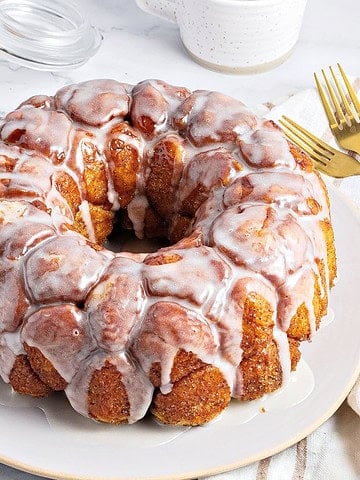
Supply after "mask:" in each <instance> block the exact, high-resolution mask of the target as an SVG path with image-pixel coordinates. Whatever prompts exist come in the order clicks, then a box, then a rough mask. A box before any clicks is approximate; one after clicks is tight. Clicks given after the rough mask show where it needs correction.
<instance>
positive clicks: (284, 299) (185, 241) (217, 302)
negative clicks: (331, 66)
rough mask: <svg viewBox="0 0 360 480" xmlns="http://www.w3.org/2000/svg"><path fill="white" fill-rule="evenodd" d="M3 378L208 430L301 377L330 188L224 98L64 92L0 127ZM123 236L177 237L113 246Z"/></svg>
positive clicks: (124, 416) (128, 89) (148, 91)
mask: <svg viewBox="0 0 360 480" xmlns="http://www.w3.org/2000/svg"><path fill="white" fill-rule="evenodd" d="M0 135H1V142H0V198H1V201H0V225H1V229H0V252H1V263H0V277H1V284H0V302H1V311H0V327H1V334H0V374H1V376H2V378H3V380H4V381H5V382H8V383H9V384H10V385H11V387H12V388H13V389H14V390H15V391H16V392H19V393H22V394H28V395H32V396H46V395H49V394H50V393H51V392H53V391H54V390H64V391H65V394H66V396H67V398H68V399H69V401H70V403H71V405H72V407H73V408H74V409H75V410H76V411H78V412H79V413H81V414H83V415H86V416H89V417H91V418H93V419H96V420H99V421H103V422H108V423H133V422H136V421H137V420H139V419H141V418H142V417H143V416H144V415H145V414H146V413H147V412H148V411H151V412H152V414H153V415H154V416H155V417H156V418H157V419H158V420H160V421H161V422H163V423H169V424H181V425H199V424H202V423H205V422H208V421H210V420H212V419H213V418H214V417H215V416H216V415H218V414H219V413H220V412H222V411H223V410H224V409H225V408H226V407H227V405H228V404H229V402H230V399H231V398H232V397H233V398H236V399H238V400H240V401H241V400H252V399H256V398H259V397H261V396H262V395H264V394H266V393H269V392H273V391H274V390H276V389H278V388H279V387H280V386H281V385H283V384H284V383H285V382H286V381H287V379H288V378H289V374H290V372H291V370H294V369H295V368H296V364H297V362H298V360H299V357H300V352H299V344H300V342H301V341H303V340H308V339H309V338H310V337H311V335H312V334H313V333H314V332H315V331H316V330H317V328H318V327H319V325H320V321H321V318H322V317H323V316H324V315H325V313H326V310H327V303H328V292H329V288H330V287H331V286H332V285H333V282H334V278H335V275H336V263H335V262H336V260H335V250H334V241H333V232H332V227H331V222H330V216H329V201H328V197H327V192H326V189H325V187H324V185H323V183H322V181H321V179H320V177H319V175H318V174H317V172H316V171H314V170H313V167H312V163H311V161H310V160H309V158H308V157H307V156H306V155H305V154H304V153H302V152H301V151H299V150H298V149H297V148H296V147H294V146H293V145H291V144H289V143H288V142H287V141H286V140H285V138H284V136H283V135H282V133H281V131H280V130H279V128H278V127H277V126H276V125H275V124H274V123H273V122H271V121H269V120H264V119H260V118H257V117H256V116H255V115H254V114H253V113H252V112H251V111H250V110H248V109H247V108H246V107H245V106H244V105H243V104H242V103H241V102H239V101H238V100H235V99H232V98H230V97H228V96H225V95H222V94H221V93H217V92H210V91H194V92H190V91H189V90H187V89H186V88H179V87H174V86H171V85H168V84H167V83H165V82H162V81H159V80H145V81H143V82H141V83H139V84H137V85H135V86H132V85H128V84H124V83H119V82H117V81H115V80H92V81H88V82H84V83H80V84H77V85H70V86H66V87H64V88H62V89H61V90H59V91H58V92H57V93H56V94H55V95H54V96H44V95H39V96H34V97H32V98H30V99H29V100H27V101H25V102H24V103H22V104H21V105H20V106H19V107H18V108H17V109H16V110H15V111H13V112H11V113H9V114H8V115H7V116H6V117H5V119H3V121H2V123H1V124H0ZM114 225H115V228H116V229H125V228H127V229H132V230H133V231H134V232H135V234H136V236H137V237H139V238H156V237H166V238H167V239H168V245H167V246H165V247H164V248H161V249H159V250H158V251H156V252H155V253H144V254H138V253H129V252H118V253H115V252H112V251H109V250H107V249H106V248H104V247H103V246H102V245H103V244H104V242H105V240H106V238H107V237H108V236H109V234H110V232H111V231H112V229H113V226H114Z"/></svg>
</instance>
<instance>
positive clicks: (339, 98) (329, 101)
mask: <svg viewBox="0 0 360 480" xmlns="http://www.w3.org/2000/svg"><path fill="white" fill-rule="evenodd" d="M337 66H338V69H339V72H340V74H341V77H342V80H343V84H344V85H345V87H346V90H347V94H346V93H345V92H344V88H343V86H342V85H341V83H340V81H339V79H338V77H337V76H336V74H335V71H334V69H333V68H332V67H329V70H330V72H331V76H332V80H333V82H331V81H330V80H329V77H328V76H327V75H326V73H325V71H324V70H321V72H322V75H323V77H324V80H325V85H326V90H327V94H326V93H325V90H324V88H323V86H322V85H321V83H320V80H319V77H318V75H316V73H314V76H315V82H316V86H317V89H318V92H319V95H320V98H321V101H322V104H323V106H324V109H325V112H326V116H327V118H328V121H329V125H330V128H331V131H332V133H333V135H334V137H335V138H336V141H337V142H338V144H339V145H340V146H341V147H343V148H345V149H346V150H352V151H353V152H356V153H360V123H359V121H358V120H359V119H360V102H359V100H358V98H357V96H356V93H355V91H354V89H353V87H352V86H351V83H350V81H349V79H348V78H347V76H346V74H345V72H344V70H343V68H342V66H341V65H340V64H339V63H338V64H337ZM333 86H334V87H335V90H336V91H335V90H334V88H333ZM354 114H356V115H354ZM356 117H357V118H356Z"/></svg>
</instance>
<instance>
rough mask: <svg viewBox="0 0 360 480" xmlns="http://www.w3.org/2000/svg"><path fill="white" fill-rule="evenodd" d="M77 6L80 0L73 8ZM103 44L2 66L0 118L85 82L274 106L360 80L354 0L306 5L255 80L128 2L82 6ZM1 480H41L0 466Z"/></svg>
mask: <svg viewBox="0 0 360 480" xmlns="http://www.w3.org/2000/svg"><path fill="white" fill-rule="evenodd" d="M79 3H80V0H79ZM82 3H83V5H84V7H85V8H86V10H87V11H88V13H89V15H90V17H91V18H92V21H93V23H94V24H96V25H97V26H98V27H99V29H100V30H101V32H102V34H103V36H104V40H103V43H102V45H101V47H100V50H99V51H98V53H97V54H96V55H95V56H94V57H93V58H92V59H91V60H90V61H89V62H88V63H87V64H85V65H84V66H83V67H81V68H79V69H77V70H73V71H66V72H61V73H59V72H57V73H51V72H39V71H32V70H28V69H26V68H22V67H18V66H16V65H14V64H8V63H6V62H1V61H0V85H1V94H0V112H6V111H7V110H10V109H13V108H15V107H16V106H17V105H18V104H19V103H20V102H21V101H22V100H24V99H25V98H27V97H28V96H31V95H34V94H37V93H46V94H52V93H54V92H55V91H56V90H57V89H58V88H59V87H61V86H63V85H65V84H67V83H71V82H77V81H82V80H87V79H90V78H96V77H98V78H100V77H101V78H106V77H107V78H115V79H117V80H120V81H126V82H129V83H136V82H138V81H140V80H143V79H145V78H160V79H163V80H165V81H167V82H169V83H173V84H177V85H184V86H187V87H188V88H190V89H197V88H202V89H212V90H219V91H222V92H224V93H227V94H229V95H232V96H235V97H237V98H239V99H241V100H243V101H244V102H245V103H247V104H249V105H250V106H256V105H258V104H260V103H262V102H267V101H270V102H278V101H280V100H281V99H285V98H286V97H288V96H289V95H291V94H294V93H296V92H298V91H300V90H303V89H305V88H309V87H312V86H313V77H312V73H313V72H314V71H318V70H319V69H320V68H321V67H322V66H328V65H333V64H335V63H336V62H341V63H342V64H343V66H344V67H345V69H346V71H347V72H348V73H349V74H350V75H354V76H355V75H357V76H359V75H360V28H359V25H360V3H359V0H342V1H341V2H340V1H330V2H329V1H327V0H309V1H308V5H307V9H306V13H305V17H304V23H303V28H302V31H301V34H300V40H299V42H298V45H297V47H296V49H295V51H294V53H293V54H292V56H291V57H290V58H289V59H288V60H287V61H286V62H285V63H284V64H282V65H281V66H279V67H277V68H276V69H274V70H271V71H268V72H265V73H261V74H256V75H243V76H238V75H226V74H221V73H215V72H212V71H209V70H206V69H204V68H203V67H201V66H199V65H197V64H196V63H194V62H193V61H192V60H191V59H190V58H189V57H188V56H187V55H186V53H185V51H184V49H183V47H182V46H181V42H180V39H179V36H178V32H177V29H176V26H175V25H173V24H170V23H167V22H166V21H163V20H161V19H159V18H155V17H152V16H149V15H147V14H145V13H143V12H142V11H141V10H139V9H138V8H137V6H136V5H135V3H134V2H133V1H131V0H102V1H101V2H100V1H97V0H82ZM0 478H1V479H2V480H35V479H37V478H40V477H36V476H32V475H30V474H25V473H23V472H19V471H17V470H13V469H11V468H9V467H5V466H0Z"/></svg>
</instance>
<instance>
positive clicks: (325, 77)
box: [321, 70, 346, 125]
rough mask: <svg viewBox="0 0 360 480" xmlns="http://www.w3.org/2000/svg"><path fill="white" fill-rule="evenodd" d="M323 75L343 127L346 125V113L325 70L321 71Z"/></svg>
mask: <svg viewBox="0 0 360 480" xmlns="http://www.w3.org/2000/svg"><path fill="white" fill-rule="evenodd" d="M321 72H322V74H323V77H324V80H325V83H326V86H327V89H328V92H329V94H330V97H331V100H332V102H333V105H334V107H335V110H336V113H337V115H338V118H339V122H340V125H342V124H343V123H346V118H345V115H344V112H343V111H342V108H341V106H340V103H339V100H338V99H337V96H336V94H335V92H334V89H333V87H332V85H331V83H330V81H329V79H328V77H327V75H326V73H325V71H324V70H321Z"/></svg>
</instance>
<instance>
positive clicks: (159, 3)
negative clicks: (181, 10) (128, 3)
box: [136, 0, 176, 23]
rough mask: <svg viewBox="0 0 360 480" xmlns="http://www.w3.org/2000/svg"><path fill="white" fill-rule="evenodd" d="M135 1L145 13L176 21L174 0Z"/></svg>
mask: <svg viewBox="0 0 360 480" xmlns="http://www.w3.org/2000/svg"><path fill="white" fill-rule="evenodd" d="M136 3H137V5H138V6H139V7H140V8H141V10H144V12H146V13H151V14H153V15H156V16H157V17H161V18H165V19H166V20H169V21H170V22H174V23H175V22H176V0H136Z"/></svg>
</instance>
